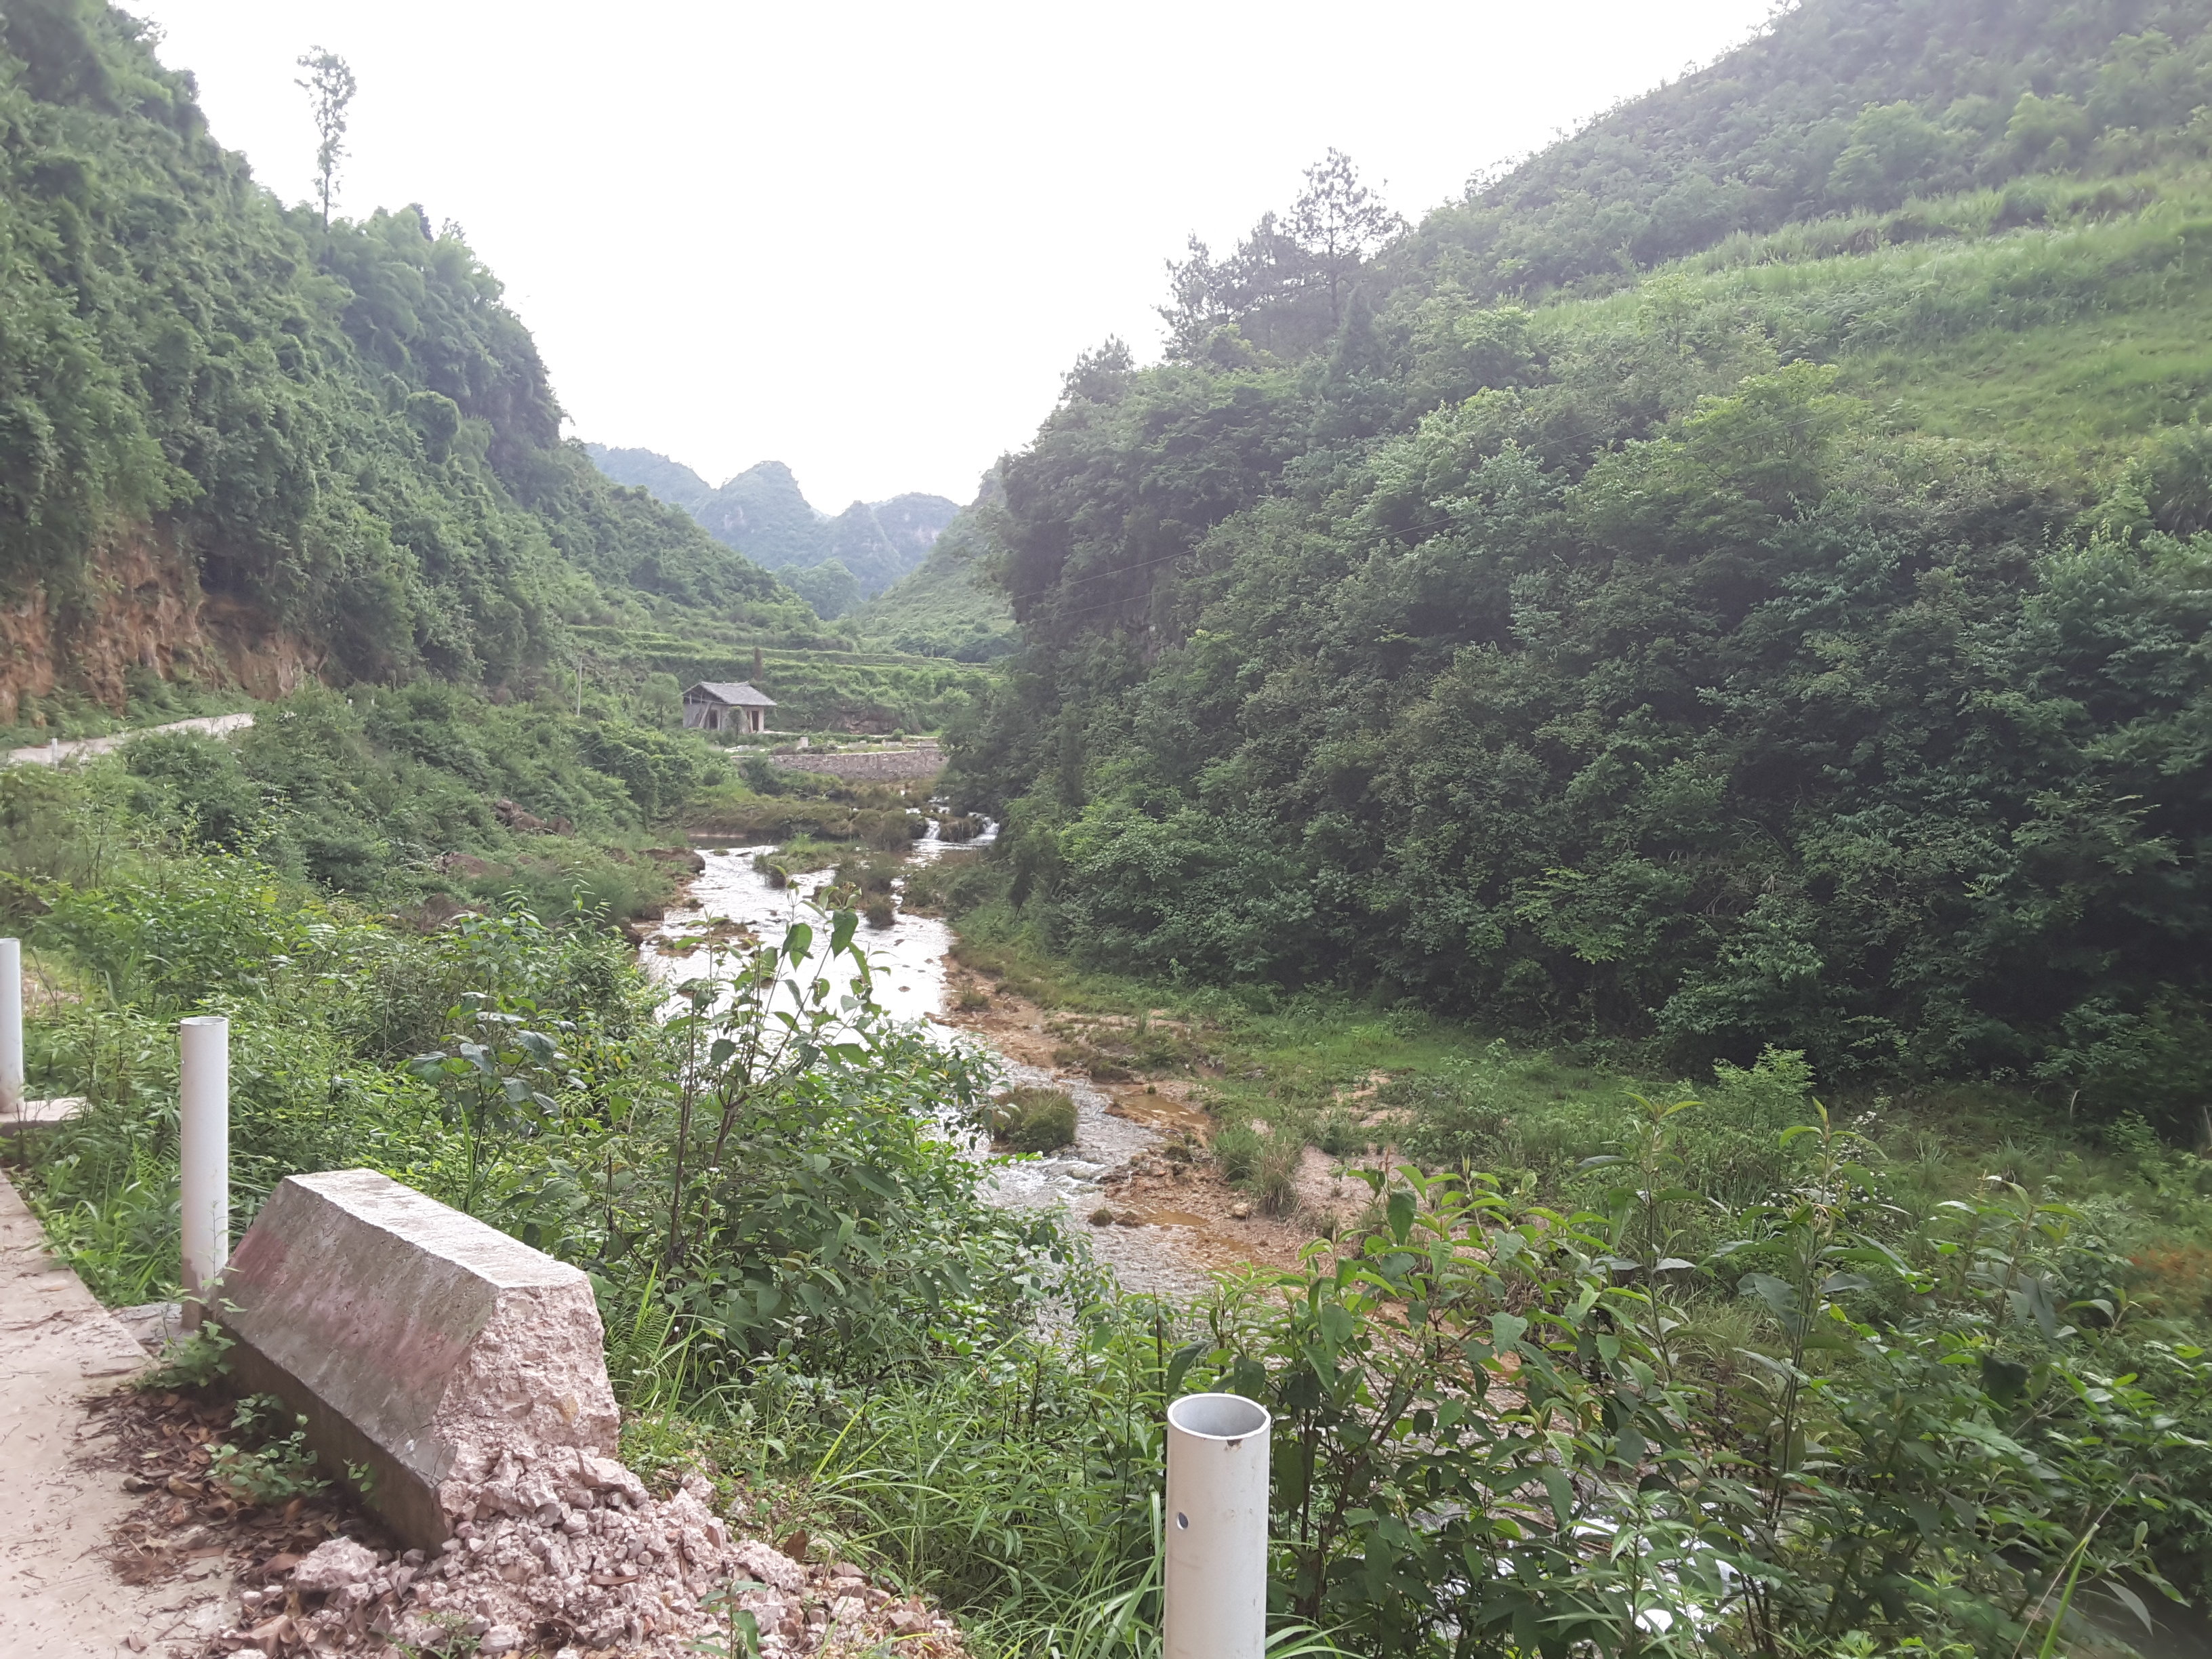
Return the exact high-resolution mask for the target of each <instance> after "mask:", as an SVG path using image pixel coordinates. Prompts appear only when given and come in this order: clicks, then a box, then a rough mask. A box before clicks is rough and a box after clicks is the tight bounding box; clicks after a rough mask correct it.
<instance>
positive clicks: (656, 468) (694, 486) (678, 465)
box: [584, 444, 714, 513]
mask: <svg viewBox="0 0 2212 1659" xmlns="http://www.w3.org/2000/svg"><path fill="white" fill-rule="evenodd" d="M584 453H586V455H589V456H590V457H591V458H592V465H594V466H596V467H598V468H599V471H602V472H604V473H605V474H606V475H607V477H610V478H612V479H613V480H614V481H615V482H616V483H619V484H628V485H629V486H630V487H631V488H632V489H642V490H645V491H647V492H648V493H649V494H651V495H657V496H659V498H660V499H661V500H662V501H666V502H667V503H668V504H669V506H671V507H682V508H683V509H684V511H685V512H686V513H689V512H690V511H691V510H692V509H693V508H694V507H696V506H698V504H699V503H700V502H701V501H705V500H706V499H707V497H708V496H709V495H713V494H714V485H712V484H710V483H708V482H707V481H706V480H705V479H704V478H702V477H700V476H699V475H698V474H697V473H696V472H694V471H692V470H691V469H690V467H688V466H686V465H684V463H683V462H681V461H671V460H670V459H668V457H667V456H665V455H663V454H661V453H659V451H658V450H652V449H612V448H610V447H607V446H606V445H605V444H586V445H585V446H584Z"/></svg>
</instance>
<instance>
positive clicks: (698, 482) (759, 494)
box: [585, 444, 959, 621]
mask: <svg viewBox="0 0 2212 1659" xmlns="http://www.w3.org/2000/svg"><path fill="white" fill-rule="evenodd" d="M585 449H586V453H589V454H590V456H591V457H592V461H593V462H594V463H595V464H596V465H598V466H599V470H600V471H602V472H605V474H606V475H607V476H608V477H611V478H612V479H614V480H616V481H617V483H626V484H635V485H636V486H638V487H639V488H641V489H649V490H651V491H652V492H653V494H654V495H658V496H659V498H660V499H661V500H662V501H666V502H668V503H669V505H671V507H682V508H683V509H684V511H685V512H686V513H690V515H691V516H692V517H693V518H695V519H696V520H698V521H699V522H700V524H701V525H702V526H704V527H705V529H706V531H707V532H708V534H709V535H711V536H713V537H714V539H715V540H717V541H719V542H720V543H721V544H723V545H724V546H726V547H733V548H736V549H738V550H739V551H741V552H743V553H744V555H745V556H747V557H748V558H750V559H752V560H755V561H756V562H758V563H759V564H761V565H762V566H763V567H765V568H768V569H769V570H775V571H779V572H783V573H786V574H787V576H788V578H789V580H791V581H792V583H793V586H796V587H797V588H798V589H799V592H801V593H803V594H805V596H806V598H807V599H808V601H809V602H810V603H811V604H812V605H814V607H815V609H816V611H817V612H819V613H820V615H821V616H822V617H823V619H824V620H825V621H826V620H829V619H831V618H834V617H842V616H843V615H845V614H846V613H847V612H848V611H852V610H853V609H854V607H855V606H857V605H859V604H860V602H861V601H862V600H863V599H872V598H874V597H875V596H876V595H877V594H878V593H881V592H884V589H886V588H888V587H890V586H891V585H892V584H893V583H894V582H896V581H898V580H900V579H901V578H902V577H904V576H905V575H907V574H908V573H909V572H911V571H913V570H915V569H916V568H919V567H920V565H921V562H922V561H923V560H924V559H925V558H927V556H928V554H929V550H930V548H931V546H932V545H933V544H934V543H935V542H936V540H937V538H938V536H939V533H941V532H943V530H944V529H945V526H946V525H948V524H950V523H951V521H952V515H953V514H954V513H957V511H959V508H958V507H957V506H956V505H955V504H954V503H953V502H951V501H947V500H945V497H944V496H942V495H923V494H921V493H918V492H913V491H909V492H908V494H906V495H894V496H892V497H891V498H890V500H889V501H854V503H853V504H852V505H851V506H850V507H847V508H846V509H845V510H844V511H843V512H842V513H839V514H838V515H837V516H836V518H834V519H833V518H831V517H830V516H829V514H827V513H823V512H822V511H820V510H819V509H818V508H817V507H813V506H811V505H810V504H809V502H808V501H807V499H806V497H805V494H804V493H803V492H802V491H801V490H800V489H799V480H798V479H796V478H794V477H793V476H792V473H791V469H790V468H789V467H787V466H786V465H784V464H783V463H782V462H781V461H760V462H757V463H755V464H754V465H751V466H749V467H747V468H746V469H745V470H744V471H743V472H740V473H738V475H737V476H736V477H732V478H730V479H728V480H727V481H726V482H725V483H722V484H721V485H720V487H719V488H715V487H710V486H709V485H708V483H707V482H706V480H705V479H703V478H702V477H700V476H699V475H698V474H697V473H696V472H694V471H692V470H691V469H690V467H688V466H685V465H683V464H682V463H681V462H678V461H673V460H671V459H669V458H668V457H667V456H665V455H663V454H660V453H657V452H655V451H653V450H650V449H615V448H610V447H607V446H606V445H604V444H586V446H585Z"/></svg>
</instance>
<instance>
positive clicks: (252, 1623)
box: [222, 1449, 961, 1659]
mask: <svg viewBox="0 0 2212 1659" xmlns="http://www.w3.org/2000/svg"><path fill="white" fill-rule="evenodd" d="M440 1495H441V1498H443V1499H444V1500H445V1502H446V1504H447V1513H448V1514H449V1515H452V1516H459V1517H464V1518H461V1519H459V1520H457V1522H455V1526H454V1534H455V1535H454V1536H453V1537H452V1538H450V1539H448V1540H447V1541H446V1544H445V1546H444V1548H443V1549H442V1550H441V1551H440V1552H438V1553H435V1554H429V1555H426V1553H424V1552H423V1551H421V1550H409V1551H406V1552H405V1553H403V1554H398V1555H395V1554H394V1553H392V1552H391V1551H388V1550H385V1551H379V1550H372V1549H370V1548H369V1547H367V1546H365V1545H363V1544H361V1543H358V1542H356V1541H354V1540H352V1539H350V1538H333V1539H331V1540H330V1541H328V1542H327V1543H325V1544H322V1545H320V1546H319V1547H317V1548H316V1549H315V1550H313V1552H312V1553H309V1554H308V1555H307V1557H305V1559H301V1560H299V1561H297V1563H296V1564H292V1565H290V1570H289V1577H282V1576H274V1577H272V1578H271V1582H270V1583H268V1584H267V1586H266V1587H265V1588H263V1589H250V1590H247V1591H245V1592H244V1593H243V1594H242V1595H241V1596H240V1604H241V1607H242V1608H243V1610H244V1613H245V1620H244V1622H243V1623H242V1624H241V1626H240V1627H239V1628H238V1629H235V1630H233V1631H231V1632H227V1633H226V1634H225V1636H224V1637H223V1638H222V1644H223V1645H224V1646H225V1647H227V1648H228V1649H229V1650H232V1651H234V1652H235V1651H237V1650H242V1649H247V1648H252V1649H258V1650H260V1651H261V1652H263V1653H264V1654H271V1655H274V1654H277V1653H280V1652H290V1651H297V1650H300V1649H301V1648H307V1649H313V1650H319V1651H325V1652H339V1651H351V1652H358V1653H364V1654H374V1653H388V1652H391V1651H392V1650H393V1648H394V1646H395V1644H397V1645H398V1646H399V1647H400V1648H402V1649H411V1650H419V1651H427V1652H441V1651H445V1650H447V1648H448V1647H450V1646H453V1645H459V1646H460V1647H461V1648H463V1649H464V1650H465V1649H466V1648H467V1647H468V1644H470V1643H471V1642H473V1644H474V1648H473V1650H474V1651H475V1652H476V1653H477V1654H480V1655H486V1656H495V1655H501V1654H525V1653H538V1654H544V1653H553V1654H556V1656H557V1659H585V1656H587V1655H605V1654H621V1655H624V1656H628V1655H653V1656H670V1659H672V1656H676V1655H678V1654H686V1653H690V1652H692V1651H694V1650H693V1649H692V1647H691V1643H692V1640H693V1638H695V1637H696V1636H697V1635H699V1634H700V1633H701V1632H703V1631H705V1630H707V1629H708V1628H709V1627H710V1626H712V1625H714V1624H715V1623H717V1622H718V1616H717V1615H718V1611H719V1610H718V1609H716V1608H712V1607H708V1605H707V1603H708V1599H709V1598H710V1597H714V1596H716V1595H718V1594H722V1595H726V1594H730V1593H732V1592H734V1593H735V1595H737V1605H738V1607H741V1608H743V1609H744V1610H745V1611H747V1612H750V1613H752V1615H753V1616H754V1619H755V1620H756V1621H757V1624H758V1626H759V1629H760V1633H761V1652H762V1653H763V1656H775V1659H782V1656H794V1659H795V1656H799V1655H819V1654H829V1653H836V1652H841V1651H843V1650H847V1649H848V1648H851V1649H855V1650H859V1651H862V1652H866V1651H868V1650H870V1649H871V1648H872V1647H873V1646H874V1645H875V1644H879V1643H881V1642H883V1641H884V1640H885V1639H887V1638H898V1640H899V1646H898V1651H899V1652H900V1653H901V1654H902V1655H907V1656H913V1659H950V1656H956V1655H957V1654H959V1653H960V1652H961V1647H960V1643H959V1636H958V1632H957V1629H956V1627H955V1626H953V1625H952V1623H951V1621H950V1620H945V1619H942V1618H939V1617H937V1616H936V1615H935V1614H934V1613H932V1612H931V1610H930V1609H929V1608H927V1607H926V1606H924V1605H923V1604H922V1603H921V1601H919V1600H918V1599H915V1600H900V1599H898V1598H896V1597H894V1596H893V1595H891V1594H890V1592H889V1591H887V1590H885V1589H882V1588H880V1587H877V1586H874V1585H872V1584H870V1583H869V1582H868V1581H867V1579H866V1577H865V1576H864V1575H862V1574H861V1573H860V1571H859V1570H858V1569H856V1568H853V1567H848V1566H843V1565H838V1566H831V1567H823V1566H816V1567H813V1568H811V1569H810V1568H808V1567H805V1566H802V1565H800V1564H799V1563H798V1562H796V1561H793V1559H790V1558H789V1557H788V1556H786V1555H782V1554H781V1553H778V1552H776V1551H775V1550H774V1549H772V1548H770V1547H769V1546H768V1545H766V1544H763V1543H761V1542H758V1541H754V1540H737V1539H732V1536H731V1535H730V1532H729V1529H728V1528H727V1527H726V1526H725V1525H724V1523H723V1522H721V1521H720V1519H719V1518H718V1517H716V1516H715V1515H714V1513H713V1511H712V1510H711V1509H710V1508H709V1504H710V1503H711V1500H712V1498H713V1495H714V1489H713V1488H712V1487H711V1486H709V1485H708V1483H707V1481H706V1480H702V1478H700V1477H699V1476H697V1475H693V1476H691V1477H690V1478H689V1479H687V1480H685V1481H684V1486H683V1489H682V1490H681V1491H680V1492H678V1493H677V1494H676V1495H675V1496H674V1497H672V1498H665V1499H657V1498H653V1497H651V1496H650V1495H649V1494H648V1493H647V1491H646V1489H645V1486H643V1484H642V1483H641V1481H640V1480H638V1478H637V1477H636V1476H635V1474H631V1473H630V1471H629V1469H627V1468H624V1467H623V1465H622V1464H620V1463H618V1462H614V1461H613V1460H611V1459H609V1458H603V1457H593V1456H592V1455H589V1454H586V1453H580V1452H577V1451H575V1450H574V1449H559V1450H549V1451H544V1452H543V1453H541V1454H540V1455H538V1456H537V1457H535V1458H532V1456H530V1455H528V1454H526V1453H522V1452H518V1451H515V1450H513V1449H509V1450H507V1451H506V1452H504V1453H502V1454H501V1457H500V1460H499V1462H498V1463H497V1464H496V1465H495V1466H494V1467H493V1468H489V1469H488V1470H481V1469H480V1470H478V1471H477V1477H476V1478H475V1479H473V1480H471V1479H470V1478H468V1477H467V1476H465V1475H463V1476H458V1477H456V1478H455V1479H453V1480H448V1481H447V1483H446V1485H445V1486H444V1487H443V1488H441V1494H440ZM271 1565H272V1566H273V1565H276V1564H274V1563H272V1564H271Z"/></svg>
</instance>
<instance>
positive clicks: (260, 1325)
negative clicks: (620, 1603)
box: [221, 1170, 643, 1550]
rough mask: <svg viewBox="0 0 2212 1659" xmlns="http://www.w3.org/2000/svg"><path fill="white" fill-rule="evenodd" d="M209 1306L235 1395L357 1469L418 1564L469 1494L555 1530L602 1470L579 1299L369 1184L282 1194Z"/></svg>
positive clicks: (525, 1261)
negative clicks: (277, 1412) (288, 1413)
mask: <svg viewBox="0 0 2212 1659" xmlns="http://www.w3.org/2000/svg"><path fill="white" fill-rule="evenodd" d="M221 1296H222V1301H223V1303H224V1304H228V1306H226V1308H225V1310H224V1312H223V1314H222V1325H223V1328H224V1329H225V1330H226V1331H228V1333H229V1334H230V1335H231V1336H233V1337H234V1339H236V1341H237V1344H238V1346H236V1347H235V1348H234V1350H233V1351H232V1352H231V1356H230V1357H231V1362H232V1368H233V1370H234V1371H235V1372H236V1373H237V1374H238V1376H239V1379H240V1382H242V1383H244V1384H245V1385H246V1387H247V1388H250V1389H257V1390H265V1391H266V1392H269V1393H271V1394H275V1395H279V1396H280V1397H282V1398H283V1400H284V1401H286V1402H287V1403H289V1405H290V1406H291V1407H293V1409H294V1410H295V1411H297V1412H300V1413H303V1414H304V1415H305V1416H306V1417H307V1439H308V1443H310V1444H311V1445H313V1447H314V1449H315V1450H316V1452H317V1454H318V1455H319V1456H320V1457H321V1458H322V1460H323V1461H324V1462H325V1464H327V1465H328V1466H330V1467H331V1468H332V1469H333V1470H336V1471H342V1470H343V1469H344V1468H346V1466H347V1465H348V1464H366V1465H367V1466H368V1469H369V1471H370V1472H371V1474H372V1480H371V1481H370V1483H369V1493H368V1501H369V1503H370V1504H371V1505H372V1506H373V1507H374V1508H375V1509H377V1510H379V1511H380V1512H381V1513H382V1514H383V1516H385V1518H386V1521H387V1522H389V1523H390V1525H391V1526H392V1529H393V1530H394V1531H395V1532H397V1533H398V1534H399V1535H400V1536H401V1537H403V1538H404V1539H405V1540H406V1541H408V1542H409V1543H410V1544H412V1545H414V1546H416V1547H418V1548H422V1549H424V1550H436V1549H438V1548H439V1547H441V1546H442V1545H443V1544H444V1543H445V1542H446V1541H447V1539H448V1538H450V1537H451V1536H453V1533H454V1528H456V1527H457V1526H458V1525H459V1523H460V1522H464V1521H467V1520H471V1519H472V1518H473V1517H474V1516H475V1515H476V1513H477V1510H478V1509H479V1507H480V1506H481V1505H483V1504H484V1503H485V1501H486V1492H487V1489H488V1488H489V1489H490V1490H491V1492H493V1493H494V1501H495V1502H496V1504H497V1505H498V1507H499V1508H500V1509H501V1510H506V1511H507V1512H508V1513H526V1514H536V1513H538V1512H541V1511H543V1512H546V1513H549V1514H550V1513H557V1512H558V1511H559V1508H560V1506H561V1504H562V1503H563V1501H564V1499H566V1500H568V1501H569V1502H571V1503H573V1502H574V1495H575V1494H576V1493H578V1492H583V1491H587V1490H590V1489H592V1488H594V1487H598V1486H601V1484H602V1482H603V1481H611V1480H613V1476H612V1475H611V1473H609V1472H608V1471H605V1470H602V1469H601V1468H599V1463H600V1462H602V1461H605V1463H606V1464H607V1465H608V1466H609V1469H610V1470H618V1469H620V1468H621V1466H620V1465H619V1464H618V1463H615V1462H613V1459H614V1456H615V1452H616V1436H617V1429H618V1427H619V1425H620V1419H619V1416H618V1414H617V1410H616V1407H615V1400H614V1394H613V1391H612V1390H611V1389H610V1388H609V1387H608V1385H607V1370H606V1360H605V1348H604V1333H603V1332H602V1330H601V1328H600V1325H599V1310H598V1308H597V1307H596V1306H595V1305H594V1304H593V1302H592V1291H591V1285H590V1281H589V1280H587V1279H586V1278H585V1277H584V1275H583V1274H582V1273H580V1272H579V1271H578V1270H577V1269H575V1268H574V1267H569V1266H568V1265H566V1264H565V1263H562V1262H559V1261H554V1260H553V1259H552V1258H551V1257H550V1256H548V1255H544V1254H542V1253H540V1252H539V1251H537V1250H533V1249H531V1248H530V1247H529V1246H527V1245H526V1244H523V1243H519V1242H518V1241H516V1240H514V1239H512V1238H510V1237H507V1235H506V1234H504V1233H502V1232H500V1231H497V1230H495V1229H494V1228H491V1227H488V1226H486V1225H484V1224H483V1222H480V1221H477V1220H476V1219H474V1218H471V1217H469V1216H465V1215H463V1214H462V1213H461V1212H459V1211H458V1210H453V1209H451V1208H448V1207H447V1206H445V1205H443V1204H441V1203H438V1202H437V1201H436V1200H434V1199H429V1198H426V1197H424V1196H423V1195H422V1194H420V1193H418V1192H416V1191H415V1190H414V1189H413V1188H410V1187H405V1186H402V1185H401V1184H400V1183H399V1182H396V1181H393V1180H392V1179H391V1178H390V1177H389V1176H382V1175H379V1174H377V1173H376V1172H375V1171H374V1170H337V1171H333V1172H331V1173H329V1174H325V1175H304V1176H289V1177H288V1178H287V1179H286V1180H285V1181H284V1182H283V1184H282V1185H280V1186H279V1187H278V1188H276V1192H275V1193H273V1194H270V1199H269V1202H268V1203H267V1204H266V1205H264V1206H263V1208H262V1211H261V1214H260V1216H259V1217H258V1218H257V1219H256V1220H255V1222H254V1224H253V1225H252V1227H251V1228H250V1229H248V1230H247V1231H246V1237H244V1238H243V1239H241V1240H240V1242H239V1246H238V1249H237V1250H236V1251H235V1252H234V1254H233V1255H232V1257H231V1263H230V1267H229V1268H228V1270H227V1271H226V1272H225V1273H224V1274H223V1278H222V1288H221ZM622 1474H623V1477H624V1478H626V1479H627V1480H628V1481H629V1484H631V1485H633V1486H634V1485H635V1477H634V1476H629V1474H628V1471H627V1470H623V1471H622ZM638 1496H639V1497H640V1498H642V1496H643V1493H642V1492H639V1494H638Z"/></svg>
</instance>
